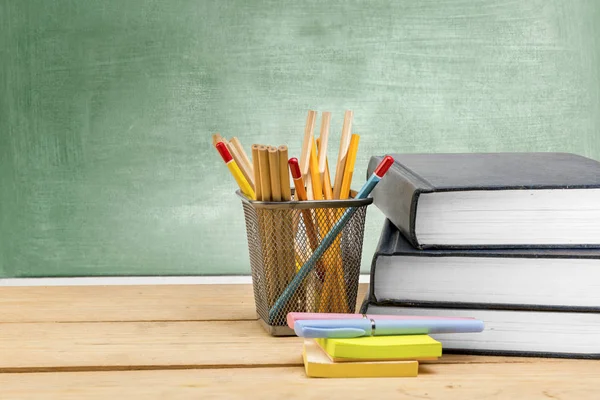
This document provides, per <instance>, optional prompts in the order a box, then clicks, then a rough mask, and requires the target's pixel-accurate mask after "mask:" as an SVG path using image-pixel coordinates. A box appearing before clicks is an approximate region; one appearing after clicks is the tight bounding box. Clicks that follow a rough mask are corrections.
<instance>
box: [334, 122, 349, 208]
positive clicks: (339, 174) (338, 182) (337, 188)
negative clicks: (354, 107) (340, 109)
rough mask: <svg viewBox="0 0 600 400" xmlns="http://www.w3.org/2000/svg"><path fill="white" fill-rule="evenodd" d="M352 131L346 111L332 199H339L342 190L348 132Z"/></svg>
mask: <svg viewBox="0 0 600 400" xmlns="http://www.w3.org/2000/svg"><path fill="white" fill-rule="evenodd" d="M351 130H352V111H350V110H347V111H346V113H345V114H344V125H343V126H342V138H341V140H340V150H339V152H338V159H337V165H336V167H335V180H334V182H333V198H334V199H339V198H340V192H341V189H342V179H343V178H344V167H345V165H346V157H347V155H348V148H349V147H350V132H351Z"/></svg>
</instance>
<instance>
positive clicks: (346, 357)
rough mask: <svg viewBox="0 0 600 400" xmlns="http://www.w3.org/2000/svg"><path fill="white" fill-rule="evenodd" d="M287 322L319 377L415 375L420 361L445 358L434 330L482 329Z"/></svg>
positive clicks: (408, 322)
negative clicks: (442, 356)
mask: <svg viewBox="0 0 600 400" xmlns="http://www.w3.org/2000/svg"><path fill="white" fill-rule="evenodd" d="M287 322H288V326H289V327H290V328H292V329H293V330H294V331H295V332H296V334H297V335H298V336H300V337H303V338H304V346H303V352H302V355H303V359H304V368H305V371H306V375H307V376H309V377H315V378H317V377H318V378H365V377H415V376H417V375H418V372H419V362H421V361H432V360H437V359H438V358H439V357H441V355H442V344H441V343H440V342H439V341H437V340H435V339H433V338H432V337H431V336H429V333H430V332H445V333H447V334H450V333H458V332H462V333H467V332H481V331H482V330H483V322H482V321H479V320H476V319H474V318H437V317H399V316H381V315H380V316H366V315H365V316H362V315H358V314H327V313H321V314H318V313H289V314H288V317H287Z"/></svg>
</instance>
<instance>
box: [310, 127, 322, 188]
mask: <svg viewBox="0 0 600 400" xmlns="http://www.w3.org/2000/svg"><path fill="white" fill-rule="evenodd" d="M310 147H311V149H310V180H311V184H312V194H313V199H314V200H323V185H322V183H321V173H320V172H319V160H318V158H317V145H316V143H315V139H314V137H313V138H312V140H311V146H310Z"/></svg>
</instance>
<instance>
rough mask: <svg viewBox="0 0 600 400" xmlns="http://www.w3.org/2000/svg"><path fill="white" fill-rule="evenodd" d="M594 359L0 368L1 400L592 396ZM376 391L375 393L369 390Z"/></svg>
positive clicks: (594, 392)
mask: <svg viewBox="0 0 600 400" xmlns="http://www.w3.org/2000/svg"><path fill="white" fill-rule="evenodd" d="M597 374H598V363H597V362H590V361H561V362H557V363H545V362H542V363H536V364H520V365H519V366H518V368H516V367H514V365H506V364H484V365H480V366H478V367H477V368H472V367H471V366H469V365H443V364H442V365H434V366H427V367H426V368H425V367H421V368H420V374H419V376H418V377H416V378H393V379H385V378H383V379H311V378H307V377H306V376H305V375H304V371H303V368H302V367H291V368H290V367H288V368H241V369H235V370H233V369H232V370H223V369H206V370H163V371H111V372H68V373H32V374H0V388H1V389H0V391H1V393H2V398H6V399H20V400H31V399H45V400H47V399H61V400H71V399H72V400H79V399H83V398H84V399H107V398H115V399H121V398H123V399H138V398H144V399H170V400H178V399H192V398H194V399H204V398H210V399H248V398H249V397H250V398H260V399H286V398H288V399H292V398H293V399H322V398H328V399H350V398H353V399H370V398H377V399H388V398H390V399H391V398H393V399H400V398H416V399H444V400H453V399H456V400H463V399H483V398H486V399H528V400H532V399H545V400H548V399H562V400H565V399H577V400H586V399H590V400H591V399H596V398H597V396H598V394H597V393H598V390H600V381H599V380H598V379H597ZM374 391H375V392H374Z"/></svg>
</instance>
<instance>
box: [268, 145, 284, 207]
mask: <svg viewBox="0 0 600 400" xmlns="http://www.w3.org/2000/svg"><path fill="white" fill-rule="evenodd" d="M267 151H268V153H269V175H270V178H271V200H272V201H281V179H280V178H279V152H278V151H277V148H276V147H273V146H269V147H268V148H267Z"/></svg>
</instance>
